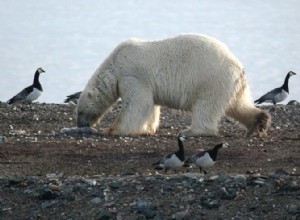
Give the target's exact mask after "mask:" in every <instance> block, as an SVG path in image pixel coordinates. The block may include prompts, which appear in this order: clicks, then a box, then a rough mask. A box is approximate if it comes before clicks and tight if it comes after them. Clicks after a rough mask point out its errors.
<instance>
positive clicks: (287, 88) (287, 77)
mask: <svg viewBox="0 0 300 220" xmlns="http://www.w3.org/2000/svg"><path fill="white" fill-rule="evenodd" d="M289 79H290V74H289V73H288V74H287V75H286V77H285V80H284V83H283V85H282V86H281V88H282V89H283V90H284V91H286V92H287V93H289Z"/></svg>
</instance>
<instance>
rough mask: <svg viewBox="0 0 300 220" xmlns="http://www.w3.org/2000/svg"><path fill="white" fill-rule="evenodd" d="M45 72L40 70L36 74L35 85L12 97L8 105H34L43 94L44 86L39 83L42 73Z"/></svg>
mask: <svg viewBox="0 0 300 220" xmlns="http://www.w3.org/2000/svg"><path fill="white" fill-rule="evenodd" d="M44 72H45V71H44V70H43V69H42V68H38V69H37V70H36V72H35V74H34V80H33V84H32V85H31V86H28V87H26V88H25V89H23V90H22V91H21V92H19V93H18V94H17V95H15V96H14V97H12V98H11V99H10V100H8V101H7V103H8V104H13V103H32V102H33V101H34V100H36V99H38V97H40V95H41V94H42V92H43V88H42V85H41V83H40V81H39V77H40V74H41V73H44Z"/></svg>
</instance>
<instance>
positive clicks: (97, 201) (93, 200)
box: [91, 197, 101, 204]
mask: <svg viewBox="0 0 300 220" xmlns="http://www.w3.org/2000/svg"><path fill="white" fill-rule="evenodd" d="M91 203H93V204H99V203H101V198H100V197H95V198H93V199H92V200H91Z"/></svg>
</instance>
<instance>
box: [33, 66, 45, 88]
mask: <svg viewBox="0 0 300 220" xmlns="http://www.w3.org/2000/svg"><path fill="white" fill-rule="evenodd" d="M39 77H40V73H39V72H38V71H36V72H35V74H34V80H33V86H34V87H35V88H37V89H39V90H41V91H43V88H42V85H41V84H40V81H39Z"/></svg>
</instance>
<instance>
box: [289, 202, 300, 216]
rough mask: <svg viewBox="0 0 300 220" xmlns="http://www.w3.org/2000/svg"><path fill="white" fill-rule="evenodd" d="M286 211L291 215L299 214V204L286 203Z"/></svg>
mask: <svg viewBox="0 0 300 220" xmlns="http://www.w3.org/2000/svg"><path fill="white" fill-rule="evenodd" d="M287 211H288V212H289V213H291V214H292V215H296V214H300V205H295V204H291V205H288V206H287Z"/></svg>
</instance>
